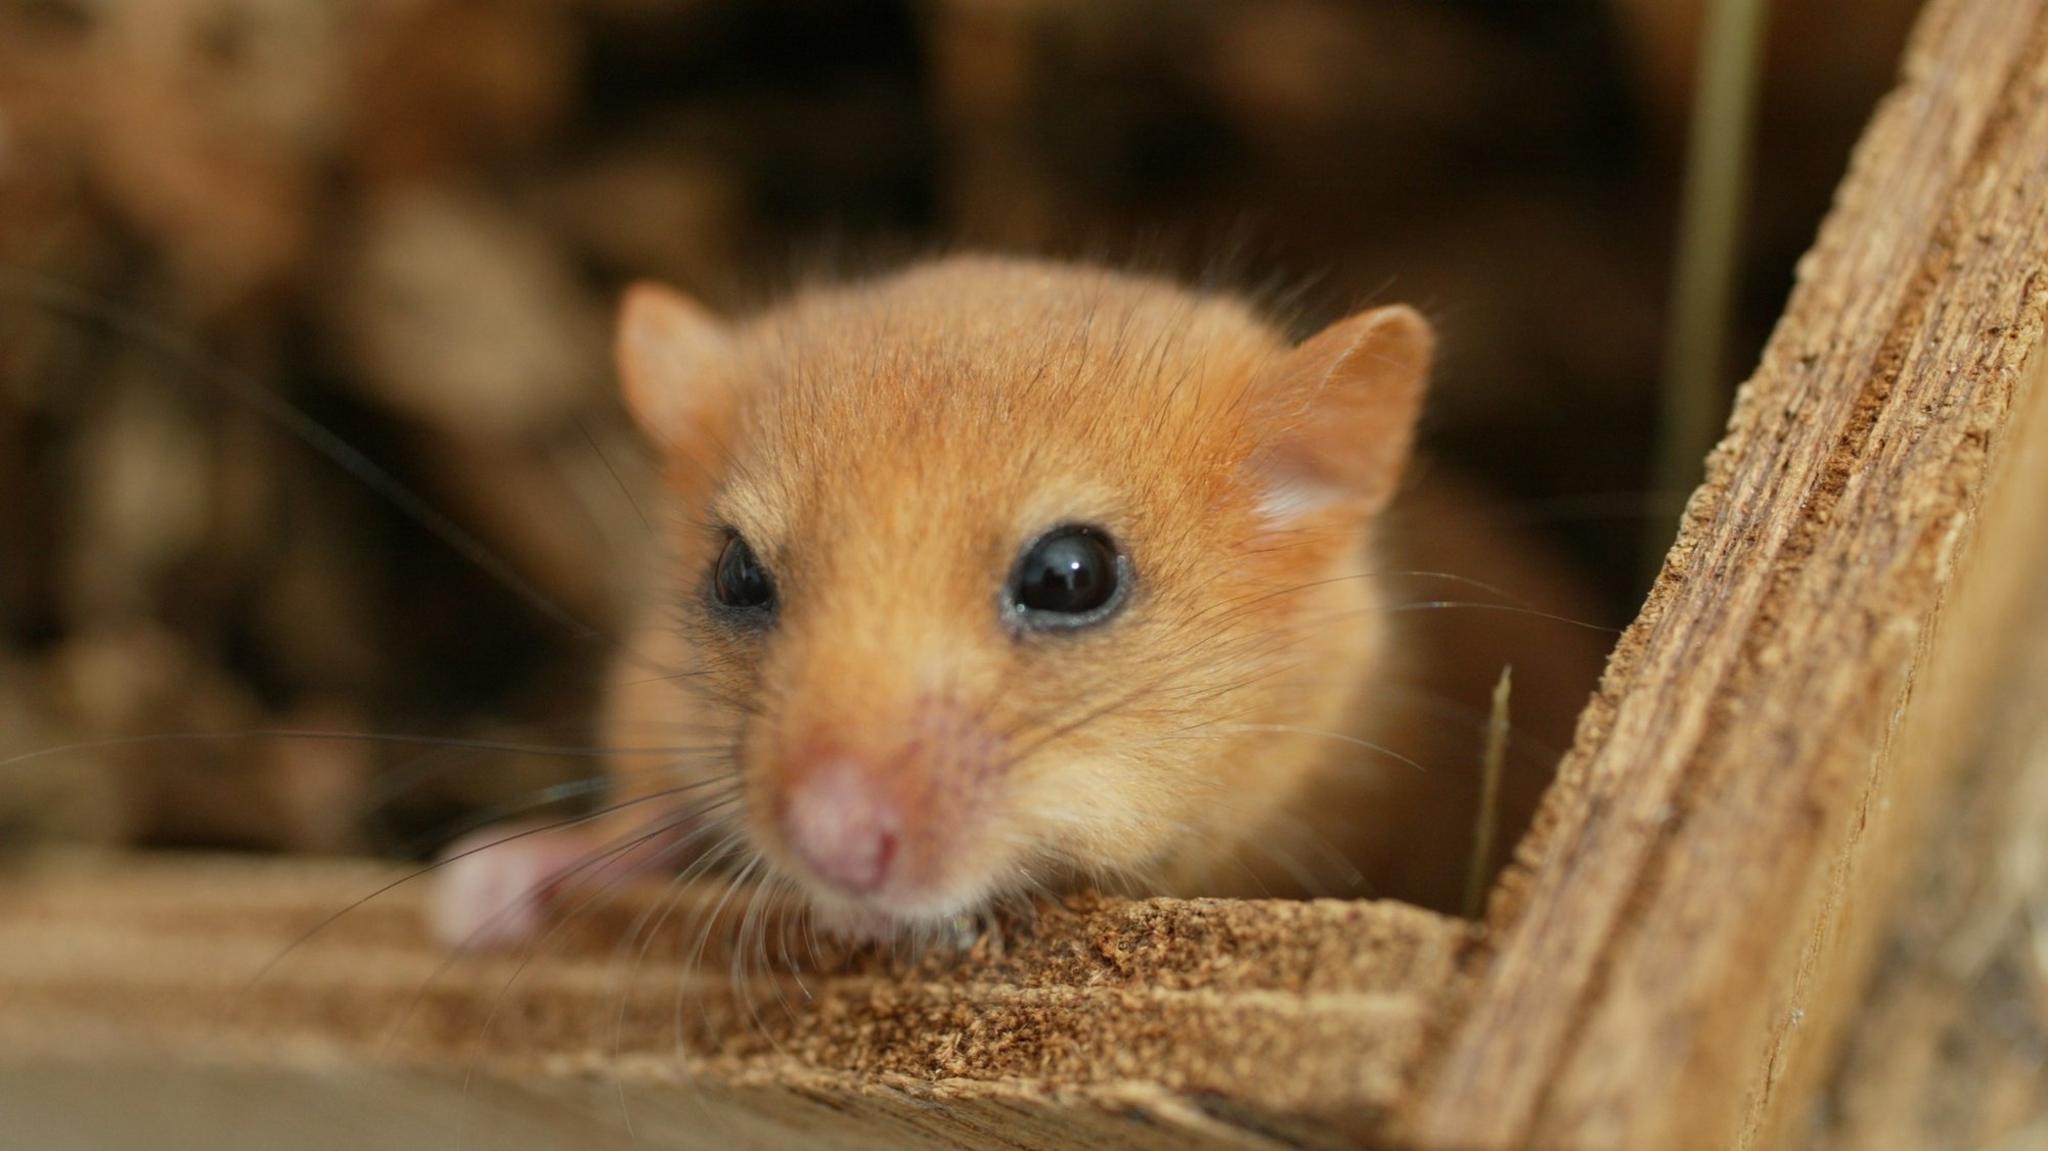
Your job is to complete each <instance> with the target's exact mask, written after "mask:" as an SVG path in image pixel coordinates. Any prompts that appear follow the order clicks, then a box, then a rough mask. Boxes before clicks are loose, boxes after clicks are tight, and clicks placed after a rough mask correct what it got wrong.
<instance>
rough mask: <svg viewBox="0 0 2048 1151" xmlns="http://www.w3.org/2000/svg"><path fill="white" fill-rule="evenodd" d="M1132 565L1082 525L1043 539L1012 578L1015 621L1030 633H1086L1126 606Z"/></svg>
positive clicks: (1106, 539)
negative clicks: (1125, 588) (1084, 629)
mask: <svg viewBox="0 0 2048 1151" xmlns="http://www.w3.org/2000/svg"><path fill="white" fill-rule="evenodd" d="M1127 566H1128V565H1127V561H1126V560H1125V559H1124V557H1123V555H1122V553H1121V552H1119V551H1118V550H1117V546H1116V543H1115V541H1113V540H1111V539H1110V538H1109V535H1108V533H1106V532H1104V531H1102V530H1101V529H1099V528H1092V527H1088V526H1086V525H1083V524H1069V525H1067V526H1065V527H1057V528H1054V529H1053V530H1051V531H1049V532H1047V533H1045V534H1044V535H1042V536H1040V537H1038V539H1037V540H1035V541H1033V542H1032V544H1031V546H1029V547H1027V548H1025V549H1024V554H1023V555H1022V556H1020V557H1019V558H1018V560H1017V569H1016V572H1015V574H1014V575H1012V576H1011V577H1010V589H1009V601H1010V609H1011V615H1012V617H1013V618H1014V619H1016V621H1017V622H1018V623H1019V624H1021V625H1022V626H1024V627H1026V628H1030V629H1033V630H1048V629H1053V628H1073V627H1083V626H1085V625H1087V624H1091V623H1095V622H1097V621H1098V620H1101V619H1104V618H1107V617H1108V616H1109V615H1110V613H1112V612H1114V611H1115V610H1116V609H1117V607H1118V606H1119V605H1121V604H1122V603H1123V598H1124V597H1123V586H1124V583H1125V576H1126V571H1125V569H1126V567H1127Z"/></svg>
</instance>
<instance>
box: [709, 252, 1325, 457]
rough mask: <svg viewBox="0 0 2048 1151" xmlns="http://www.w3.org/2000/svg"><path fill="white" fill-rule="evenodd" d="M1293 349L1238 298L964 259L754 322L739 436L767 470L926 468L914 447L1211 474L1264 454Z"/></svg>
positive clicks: (1092, 273) (818, 295) (1089, 271)
mask: <svg viewBox="0 0 2048 1151" xmlns="http://www.w3.org/2000/svg"><path fill="white" fill-rule="evenodd" d="M1287 350H1288V348H1287V345H1286V343H1285V342H1284V341H1283V340H1282V339H1281V338H1280V337H1279V336H1278V335H1277V334H1276V333H1275V332H1274V331H1273V329H1272V328H1271V327H1270V326H1269V325H1267V324H1266V323H1264V322H1263V321H1261V320H1260V319H1259V318H1258V317H1257V316H1255V315H1254V314H1253V313H1252V311H1251V310H1250V309H1249V308H1247V307H1246V306H1245V305H1244V304H1243V303H1241V302H1239V301H1237V300H1235V299H1231V298H1228V297H1223V296H1213V295H1201V294H1196V293H1193V292H1190V291H1187V290H1185V289H1183V288H1180V287H1177V286H1175V285H1173V284H1171V283H1169V282H1167V281H1164V280H1158V279H1151V278H1145V277H1138V276H1132V275H1128V274H1123V273H1116V272H1109V271H1104V270H1099V269H1094V268H1088V267H1077V266H1072V265H1064V264H1055V263H1049V262H1040V261H1027V260H1009V259H996V258H956V259H951V260H945V261H940V262H937V263H933V264H926V265H920V266H918V267H916V268H913V269H911V270H909V271H907V272H903V273H900V274H898V275H895V276H892V277H888V278H886V279H883V280H879V281H872V282H869V283H865V284H859V285H855V286H851V287H829V288H819V289H813V290H812V291H810V292H807V293H804V294H802V295H799V296H797V297H796V298H795V299H793V300H792V301H790V302H789V303H788V304H786V305H785V306H783V307H782V308H779V309H777V310H775V311H772V312H769V313H767V314H766V315H764V316H762V317H760V318H757V319H755V320H753V321H751V322H749V323H748V324H746V325H745V326H743V327H742V328H741V329H740V331H739V333H738V339H737V340H736V348H735V354H736V357H737V358H738V360H739V362H740V365H741V367H740V371H739V375H740V377H741V378H743V379H745V380H747V381H748V384H749V387H750V390H751V392H752V394H751V395H749V396H748V397H747V400H746V402H745V403H744V405H743V407H744V409H745V410H744V414H743V422H742V424H741V426H740V427H739V429H737V430H738V437H737V439H738V441H739V445H740V447H741V450H742V451H743V452H744V454H746V455H748V456H750V457H753V458H754V459H756V460H762V459H766V460H785V461H787V462H788V463H789V464H790V465H792V466H798V465H800V466H801V467H803V468H804V469H805V470H806V471H810V470H813V469H816V468H817V467H818V466H819V465H820V464H823V463H827V462H828V461H832V462H838V463H841V464H844V465H845V466H847V467H855V466H857V465H858V463H859V460H861V459H863V458H874V459H876V460H877V462H878V463H881V462H883V461H887V462H888V466H891V467H902V466H904V465H906V464H908V465H910V466H913V467H914V466H916V465H917V464H918V463H919V462H920V461H918V460H915V459H908V458H905V457H903V456H900V455H899V456H892V455H890V449H892V448H893V449H897V450H903V449H907V448H909V447H910V446H912V444H913V443H914V444H917V445H920V446H922V447H924V448H925V449H927V450H931V449H941V450H943V449H944V448H945V447H950V448H951V449H952V450H951V451H946V452H945V453H944V454H946V455H952V454H958V455H962V456H965V457H969V458H979V459H982V460H984V461H986V460H987V459H989V458H990V457H989V453H992V452H1009V453H1012V454H1013V455H1014V454H1028V455H1031V456H1035V457H1038V458H1039V459H1041V460H1042V462H1043V463H1044V464H1045V465H1046V467H1047V469H1048V470H1053V471H1057V470H1058V465H1060V464H1061V463H1071V462H1078V460H1076V459H1075V458H1074V457H1083V456H1085V457H1098V456H1102V455H1105V454H1108V455H1111V456H1113V457H1114V458H1115V459H1118V460H1124V461H1126V462H1127V463H1128V465H1129V466H1130V467H1132V468H1138V469H1142V470H1141V471H1139V472H1138V474H1142V475H1157V474H1160V472H1159V469H1160V468H1161V467H1168V466H1170V465H1171V464H1172V463H1173V461H1175V460H1179V461H1180V462H1181V463H1182V464H1191V463H1201V464H1206V465H1208V466H1211V467H1213V466H1215V465H1217V464H1230V463H1235V462H1237V461H1238V460H1241V459H1242V458H1244V457H1245V456H1246V455H1248V454H1249V453H1250V452H1251V451H1252V450H1254V449H1255V448H1256V446H1257V445H1256V442H1255V440H1256V429H1255V428H1253V427H1251V426H1250V425H1251V424H1252V423H1253V419H1252V417H1253V416H1254V415H1255V414H1256V413H1254V412H1253V411H1252V410H1251V408H1252V404H1251V400H1252V397H1251V394H1250V390H1251V387H1252V383H1253V381H1254V380H1255V379H1256V378H1258V377H1259V375H1260V374H1261V372H1263V371H1265V370H1266V369H1267V368H1268V367H1269V366H1270V365H1272V364H1273V363H1274V362H1276V361H1277V360H1278V359H1279V358H1280V357H1281V356H1283V355H1284V354H1285V353H1286V351H1287ZM856 428H857V429H859V438H854V437H852V436H850V435H849V433H850V432H852V430H853V429H856ZM749 449H751V450H749ZM928 462H931V463H937V462H940V461H939V460H938V459H932V460H929V461H928ZM1117 470H1123V469H1121V468H1119V469H1117ZM1169 470H1171V469H1170V467H1169Z"/></svg>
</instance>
